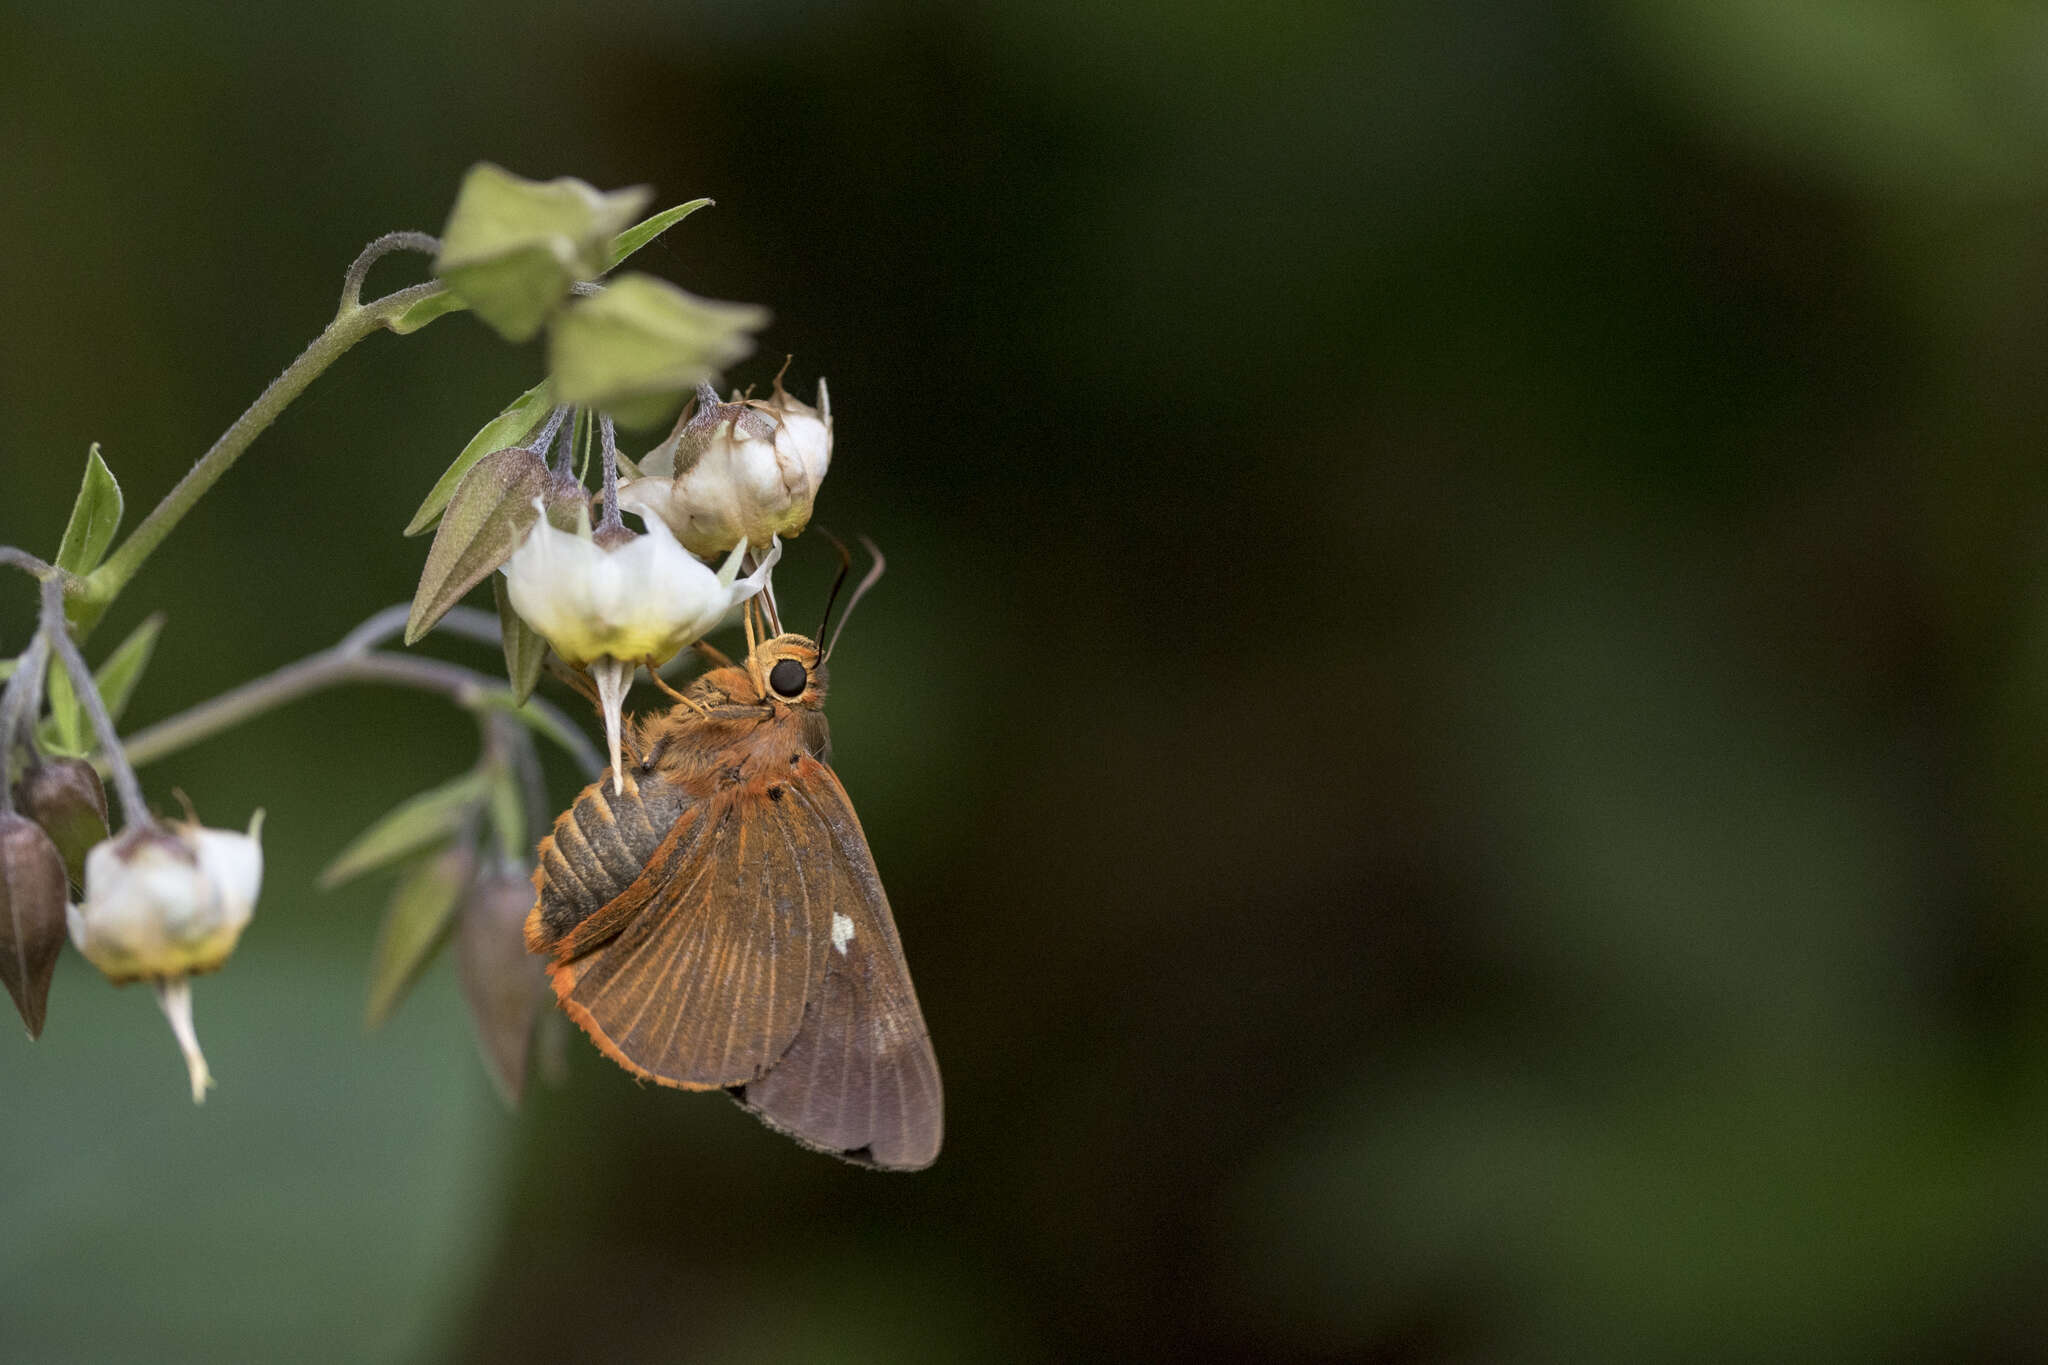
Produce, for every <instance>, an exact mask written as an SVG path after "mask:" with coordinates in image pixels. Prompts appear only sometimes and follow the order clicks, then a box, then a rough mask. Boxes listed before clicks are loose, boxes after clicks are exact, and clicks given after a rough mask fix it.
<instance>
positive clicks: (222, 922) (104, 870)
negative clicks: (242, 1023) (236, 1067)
mask: <svg viewBox="0 0 2048 1365" xmlns="http://www.w3.org/2000/svg"><path fill="white" fill-rule="evenodd" d="M262 825H263V813H262V812H261V811H258V812H257V813H256V818H255V819H253V820H251V821H250V822H249V832H248V833H247V834H237V833H235V832H234V831H232V830H224V829H204V828H201V827H200V826H199V825H198V824H196V823H185V822H180V823H174V824H171V825H169V826H167V827H165V828H162V829H135V830H130V831H129V832H128V833H126V834H124V835H122V836H121V837H120V838H118V839H110V840H107V841H105V842H102V843H99V844H95V845H94V846H93V848H92V851H91V852H89V853H87V854H86V857H85V899H84V901H83V902H82V903H80V904H78V905H75V906H72V907H70V910H69V916H68V917H69V920H70V926H71V941H72V942H73V943H75V944H77V945H78V950H79V951H80V952H82V953H84V954H85V956H86V958H87V960H88V961H90V962H91V963H92V964H93V966H95V967H98V968H99V969H100V970H101V971H102V972H104V973H105V974H106V975H107V976H108V977H110V978H112V979H113V980H115V981H117V982H126V981H135V980H140V979H142V978H163V977H175V976H185V975H188V974H190V973H193V972H207V971H212V970H213V969H214V968H216V967H218V966H220V965H221V963H223V962H225V961H227V957H228V954H229V953H231V952H233V951H234V949H235V943H236V941H237V940H238V939H240V938H241V936H242V930H243V929H244V928H246V927H247V926H248V923H249V917H250V916H251V915H253V914H254V913H255V910H256V893H257V891H258V890H259V889H260V888H261V886H262V882H263V848H262V845H261V844H260V843H259V842H258V838H259V832H260V831H261V829H262Z"/></svg>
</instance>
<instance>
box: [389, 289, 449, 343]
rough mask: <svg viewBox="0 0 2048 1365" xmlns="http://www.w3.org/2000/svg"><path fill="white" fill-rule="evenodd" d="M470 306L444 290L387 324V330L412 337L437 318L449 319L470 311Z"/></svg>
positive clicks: (428, 297)
mask: <svg viewBox="0 0 2048 1365" xmlns="http://www.w3.org/2000/svg"><path fill="white" fill-rule="evenodd" d="M468 308H469V305H468V304H466V303H464V302H463V301H462V300H461V299H458V298H456V297H455V295H453V294H452V293H450V292H449V291H448V290H446V289H443V290H442V291H441V292H440V293H438V294H429V295H427V296H426V297H425V298H423V299H421V300H420V301H419V302H418V303H415V304H414V305H413V306H412V307H410V308H408V309H406V310H405V311H404V312H403V313H400V314H399V315H398V316H397V317H395V318H393V319H391V320H390V321H389V322H387V323H385V324H384V326H385V329H386V330H388V331H392V332H396V333H397V334H398V335H399V336H410V335H412V334H413V333H414V332H417V331H418V330H419V329H420V328H422V327H424V326H426V325H427V324H428V323H430V322H432V321H433V320H434V319H436V318H444V317H447V316H448V315H449V314H450V313H461V312H466V311H468Z"/></svg>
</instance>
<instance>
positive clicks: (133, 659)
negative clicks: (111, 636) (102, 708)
mask: <svg viewBox="0 0 2048 1365" xmlns="http://www.w3.org/2000/svg"><path fill="white" fill-rule="evenodd" d="M163 628H164V614H163V613H162V612H157V613H155V614H153V615H151V616H150V617H148V618H147V619H146V620H144V621H143V623H142V624H141V625H139V626H137V627H136V628H135V629H134V630H132V631H130V632H128V638H127V639H125V640H123V641H122V642H121V643H120V644H118V645H116V646H115V647H114V652H113V653H112V654H109V655H108V656H107V661H106V662H105V663H103V664H101V665H100V666H99V667H98V668H96V669H94V670H93V675H92V677H93V681H94V682H95V683H97V684H98V685H99V689H100V700H101V701H103V702H105V703H106V706H107V715H108V716H110V717H112V718H113V719H114V720H119V719H121V713H122V712H123V711H125V710H127V709H128V702H129V699H130V698H132V697H133V696H134V695H135V688H136V685H137V684H138V683H140V682H141V681H142V670H143V669H145V668H147V667H149V656H150V655H151V654H153V653H155V652H156V637H157V635H158V633H159V632H161V631H162V630H163Z"/></svg>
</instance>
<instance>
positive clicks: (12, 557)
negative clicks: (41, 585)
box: [0, 545, 57, 578]
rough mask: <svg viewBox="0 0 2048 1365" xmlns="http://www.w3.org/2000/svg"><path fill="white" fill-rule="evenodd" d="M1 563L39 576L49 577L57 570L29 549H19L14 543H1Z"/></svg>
mask: <svg viewBox="0 0 2048 1365" xmlns="http://www.w3.org/2000/svg"><path fill="white" fill-rule="evenodd" d="M0 564H5V565H6V566H7V567H8V568H10V569H19V570H21V571H22V572H23V573H26V574H34V575H35V576H36V577H37V578H48V577H49V576H50V575H51V574H53V573H55V572H57V570H56V569H55V568H54V567H52V566H51V565H50V564H49V563H48V562H46V561H44V560H41V559H38V558H36V557H35V556H34V555H32V554H30V553H29V552H28V551H27V550H17V549H16V548H15V547H14V546H12V545H0Z"/></svg>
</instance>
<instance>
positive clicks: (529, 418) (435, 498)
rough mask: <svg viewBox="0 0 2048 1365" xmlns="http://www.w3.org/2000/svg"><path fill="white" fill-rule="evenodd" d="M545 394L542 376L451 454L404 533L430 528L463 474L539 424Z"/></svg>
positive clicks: (546, 400) (546, 405) (546, 403)
mask: <svg viewBox="0 0 2048 1365" xmlns="http://www.w3.org/2000/svg"><path fill="white" fill-rule="evenodd" d="M551 401H552V400H551V399H550V398H549V396H548V381H547V380H545V379H543V380H542V381H541V382H540V383H538V384H535V385H534V386H533V387H532V388H530V389H528V390H527V391H526V392H525V393H522V394H520V395H519V396H518V397H517V398H515V399H513V400H512V401H511V402H510V403H509V404H507V405H506V406H505V408H504V409H503V410H502V411H501V412H499V414H498V415H497V416H496V417H493V418H492V419H491V420H490V421H488V422H486V423H484V425H483V429H482V430H481V431H479V432H477V434H476V435H474V436H472V437H470V438H469V444H468V445H466V446H464V447H463V448H462V453H461V454H460V455H457V456H456V457H455V463H453V464H451V465H449V466H448V468H447V469H446V470H444V471H443V472H442V474H441V477H440V478H439V479H437V480H435V482H434V486H433V488H432V489H431V490H430V491H429V492H428V493H427V497H426V500H425V501H424V502H422V503H421V504H420V510H419V511H417V512H414V513H413V514H412V520H411V521H410V522H408V523H406V527H405V533H406V534H407V535H409V536H416V535H420V534H421V533H423V532H425V531H427V530H429V529H431V528H432V527H433V525H434V523H435V522H437V521H439V520H440V519H441V513H442V511H443V509H445V508H446V507H447V506H448V500H449V499H450V498H453V497H454V496H455V490H456V488H457V487H459V486H460V485H461V483H462V479H463V476H464V475H465V474H467V473H469V471H470V469H471V467H472V466H474V465H475V464H476V462H477V461H478V460H481V459H482V458H483V457H484V456H486V455H489V454H492V453H494V452H496V451H500V450H504V449H506V448H508V447H510V446H513V445H516V444H517V443H518V442H519V441H521V440H522V439H524V438H525V437H526V436H528V435H529V434H531V433H532V431H533V429H534V428H535V427H537V426H539V425H540V423H541V419H543V418H544V417H546V416H547V415H548V408H549V405H550V403H551Z"/></svg>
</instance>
